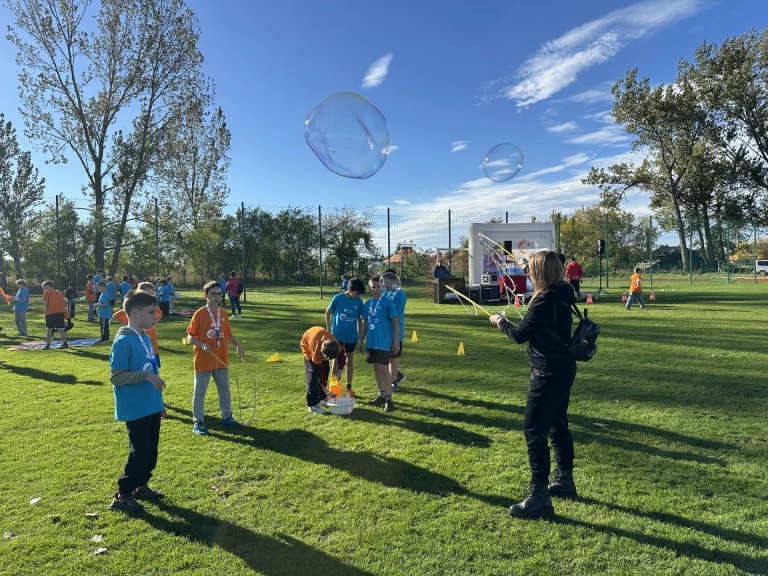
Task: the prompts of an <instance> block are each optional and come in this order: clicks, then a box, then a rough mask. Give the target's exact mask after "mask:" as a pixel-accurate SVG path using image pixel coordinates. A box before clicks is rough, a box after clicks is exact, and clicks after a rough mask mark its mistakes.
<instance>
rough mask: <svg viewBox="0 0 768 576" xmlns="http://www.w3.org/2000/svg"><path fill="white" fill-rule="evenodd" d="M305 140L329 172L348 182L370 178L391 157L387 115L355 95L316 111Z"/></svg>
mask: <svg viewBox="0 0 768 576" xmlns="http://www.w3.org/2000/svg"><path fill="white" fill-rule="evenodd" d="M304 139H305V140H306V141H307V144H308V145H309V147H310V148H312V151H313V152H314V153H315V155H316V156H317V157H318V158H319V159H320V162H322V163H323V164H325V167H326V168H328V170H330V171H331V172H335V173H336V174H338V175H339V176H344V177H345V178H359V179H363V178H370V177H371V176H373V175H374V174H376V172H378V171H379V170H380V169H381V167H382V166H383V165H384V162H385V161H386V159H387V154H388V153H389V130H388V129H387V121H386V119H385V118H384V115H383V114H382V113H381V111H380V110H379V109H378V108H376V106H374V105H373V104H371V103H370V102H368V101H367V100H366V99H365V98H363V97H362V96H360V95H359V94H355V93H354V92H339V93H337V94H334V95H332V96H329V97H328V98H326V99H325V100H323V101H322V102H320V104H318V105H317V106H315V107H314V108H312V110H310V111H309V114H307V118H306V120H304Z"/></svg>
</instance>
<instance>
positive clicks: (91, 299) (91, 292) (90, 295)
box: [85, 274, 98, 322]
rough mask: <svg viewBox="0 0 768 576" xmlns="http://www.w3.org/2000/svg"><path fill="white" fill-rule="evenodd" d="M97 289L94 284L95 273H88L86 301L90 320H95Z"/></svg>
mask: <svg viewBox="0 0 768 576" xmlns="http://www.w3.org/2000/svg"><path fill="white" fill-rule="evenodd" d="M97 299H98V296H97V295H96V290H95V289H94V286H93V274H88V279H87V281H86V282H85V301H86V302H87V303H88V322H95V320H94V318H93V314H94V312H95V311H96V300H97Z"/></svg>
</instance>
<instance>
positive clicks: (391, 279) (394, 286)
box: [379, 272, 400, 292]
mask: <svg viewBox="0 0 768 576" xmlns="http://www.w3.org/2000/svg"><path fill="white" fill-rule="evenodd" d="M379 285H380V286H381V291H382V292H397V291H398V290H400V276H398V275H397V274H395V273H394V272H384V274H382V275H381V278H380V279H379Z"/></svg>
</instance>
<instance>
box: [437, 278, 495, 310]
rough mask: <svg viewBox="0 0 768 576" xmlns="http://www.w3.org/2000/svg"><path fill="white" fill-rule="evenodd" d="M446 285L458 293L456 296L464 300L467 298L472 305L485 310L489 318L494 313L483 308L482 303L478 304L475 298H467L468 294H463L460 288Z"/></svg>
mask: <svg viewBox="0 0 768 576" xmlns="http://www.w3.org/2000/svg"><path fill="white" fill-rule="evenodd" d="M445 287H446V288H447V289H448V290H450V291H451V292H453V293H454V294H456V296H457V297H458V298H460V299H462V300H465V301H467V302H469V303H470V304H472V306H474V307H476V308H477V309H478V310H482V311H483V312H485V313H486V314H487V315H488V317H489V318H490V317H491V316H493V313H492V312H489V311H488V310H486V309H485V308H483V307H482V306H480V304H478V303H477V302H475V301H474V300H472V299H471V298H467V297H466V296H464V294H462V293H461V292H459V291H458V290H454V289H453V288H451V287H450V286H445Z"/></svg>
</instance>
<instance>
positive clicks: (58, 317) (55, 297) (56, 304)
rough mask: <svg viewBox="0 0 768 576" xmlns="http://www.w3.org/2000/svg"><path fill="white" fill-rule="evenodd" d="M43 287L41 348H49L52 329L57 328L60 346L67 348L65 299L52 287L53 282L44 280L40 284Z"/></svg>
mask: <svg viewBox="0 0 768 576" xmlns="http://www.w3.org/2000/svg"><path fill="white" fill-rule="evenodd" d="M42 288H43V309H44V315H45V327H46V328H47V331H46V333H45V346H43V350H50V348H51V340H52V339H53V331H54V330H58V331H59V336H61V348H69V344H67V331H66V325H67V323H66V320H65V318H64V313H65V312H66V310H67V300H66V298H64V294H62V293H61V292H59V291H58V290H56V288H54V287H53V282H51V281H50V280H46V281H45V282H43V284H42Z"/></svg>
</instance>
